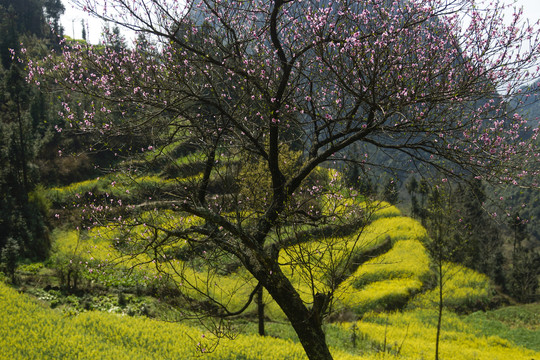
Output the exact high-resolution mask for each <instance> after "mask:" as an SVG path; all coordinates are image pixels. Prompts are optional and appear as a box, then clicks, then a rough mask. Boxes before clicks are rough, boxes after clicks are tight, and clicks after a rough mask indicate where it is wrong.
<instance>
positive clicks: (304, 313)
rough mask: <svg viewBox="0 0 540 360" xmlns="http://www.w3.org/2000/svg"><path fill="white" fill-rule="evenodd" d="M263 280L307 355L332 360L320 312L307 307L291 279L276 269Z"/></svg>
mask: <svg viewBox="0 0 540 360" xmlns="http://www.w3.org/2000/svg"><path fill="white" fill-rule="evenodd" d="M265 280H267V281H263V285H264V286H265V288H266V290H267V291H268V293H270V295H271V296H272V298H273V299H274V300H275V301H276V303H277V304H278V305H279V307H280V308H281V309H282V310H283V312H284V313H285V315H286V316H287V318H288V319H289V321H290V322H291V325H292V326H293V328H294V330H295V331H296V334H297V335H298V338H299V339H300V343H301V344H302V346H303V348H304V350H305V352H306V355H307V357H308V358H309V359H310V360H331V359H332V355H331V354H330V350H329V349H328V345H327V344H326V336H325V334H324V331H323V330H322V323H321V321H320V320H319V318H320V317H319V315H320V314H315V313H313V312H312V311H311V310H310V309H308V308H307V307H306V305H305V304H304V302H303V301H302V299H301V298H300V295H299V294H298V292H297V291H296V289H295V288H294V287H293V285H292V284H291V282H290V281H289V279H288V278H287V277H286V276H285V275H284V274H283V273H282V272H281V270H280V269H277V270H275V271H274V272H273V273H272V274H270V276H268V277H267V279H265Z"/></svg>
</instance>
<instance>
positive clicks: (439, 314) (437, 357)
mask: <svg viewBox="0 0 540 360" xmlns="http://www.w3.org/2000/svg"><path fill="white" fill-rule="evenodd" d="M437 265H438V270H439V309H438V310H439V313H438V317H437V337H436V339H435V360H439V343H440V339H441V324H442V316H443V268H442V265H443V264H442V260H441V259H439V264H437Z"/></svg>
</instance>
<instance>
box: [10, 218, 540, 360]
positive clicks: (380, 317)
mask: <svg viewBox="0 0 540 360" xmlns="http://www.w3.org/2000/svg"><path fill="white" fill-rule="evenodd" d="M393 209H394V210H392V208H387V209H386V210H385V211H384V216H381V217H380V218H378V219H376V220H374V221H373V222H372V224H371V225H370V227H369V228H368V230H366V231H365V232H364V233H363V234H362V240H361V241H362V242H364V243H366V244H371V246H375V244H376V243H377V241H381V238H382V239H387V238H390V240H391V242H392V247H391V248H390V249H389V250H388V251H386V252H384V253H383V254H381V255H379V256H378V257H375V258H372V259H371V260H370V261H368V262H366V263H364V265H362V266H360V267H358V269H357V270H356V271H354V272H353V273H352V274H351V275H350V276H349V277H348V278H347V279H346V280H345V281H343V283H342V284H341V285H340V289H341V290H339V291H338V292H337V294H338V301H337V304H336V307H335V309H336V311H338V312H339V313H341V314H342V315H341V316H342V318H341V319H340V321H339V322H331V323H328V324H327V325H325V329H326V332H327V334H328V335H327V336H328V342H329V345H330V346H331V348H332V352H333V354H334V357H335V358H336V359H366V360H367V359H378V358H380V356H381V354H385V358H396V359H419V358H421V357H424V358H425V357H430V356H431V354H432V352H433V347H434V334H435V326H436V312H435V311H434V310H431V309H433V306H434V303H435V302H436V297H435V292H436V291H435V289H433V290H430V286H429V283H430V279H431V277H432V275H431V272H430V264H429V262H430V261H429V258H427V257H426V255H425V250H423V246H422V244H421V242H419V240H421V239H422V237H423V236H425V232H424V230H423V229H422V228H421V227H420V226H419V225H418V223H417V222H415V221H414V220H412V219H408V218H405V217H402V216H400V215H399V212H397V211H396V210H395V208H393ZM55 238H56V244H57V256H58V255H59V254H61V253H63V254H64V255H65V256H66V260H67V256H68V255H70V254H71V256H73V251H74V249H75V248H74V247H73V246H76V248H78V250H77V251H78V252H77V255H78V256H79V258H80V259H81V261H82V263H83V264H84V265H83V266H82V267H83V270H82V274H81V276H82V277H83V278H84V281H88V285H86V286H87V287H86V289H87V291H88V292H90V293H91V292H92V291H95V290H96V289H95V286H96V284H97V283H101V284H102V286H104V285H105V284H107V281H108V282H109V285H108V286H109V287H110V289H111V290H112V289H113V288H114V285H112V284H113V283H114V282H111V279H112V278H113V277H114V275H115V274H116V275H118V274H120V273H121V271H120V272H116V273H111V272H105V271H104V272H103V273H102V274H101V275H95V272H96V271H91V270H92V269H95V267H93V266H92V261H95V262H96V263H103V262H102V261H101V260H100V259H99V257H100V256H102V257H108V256H111V255H112V250H111V248H110V247H108V246H107V245H106V244H107V240H106V239H107V238H97V237H94V238H90V237H89V238H88V239H87V240H82V239H79V240H78V244H76V243H74V241H75V242H76V241H77V238H76V237H75V236H74V234H73V233H72V232H71V231H67V232H66V231H63V232H57V233H56V236H55ZM99 239H101V240H99ZM107 249H108V251H107ZM282 256H284V257H286V252H285V253H284V254H283V255H282ZM86 262H88V264H86ZM125 265H126V266H127V264H125ZM447 266H448V267H449V269H452V271H453V272H452V273H453V274H454V275H452V276H449V278H448V283H447V284H446V286H445V290H446V293H445V301H446V305H447V309H448V310H447V311H446V312H445V313H444V320H443V333H442V345H441V346H442V348H441V356H442V358H451V359H456V358H459V359H490V360H493V359H501V360H502V359H508V358H514V359H531V358H534V357H535V356H539V355H540V353H539V351H540V349H539V348H538V343H539V342H538V341H537V340H538V339H539V337H540V328H539V326H538V325H539V322H538V318H537V313H536V311H537V310H538V308H537V307H532V306H528V307H526V306H522V307H512V308H508V310H505V309H504V308H503V309H500V310H495V311H488V312H476V313H472V314H470V315H458V314H456V313H454V312H453V310H452V309H454V310H455V309H460V310H461V311H463V310H464V309H473V308H475V307H478V306H480V307H484V306H486V305H487V303H488V302H489V299H490V297H491V296H492V294H493V292H492V291H493V290H492V289H491V288H490V286H489V281H488V279H486V278H485V277H484V276H482V275H480V274H478V273H475V272H473V271H471V270H467V269H464V268H461V267H459V266H457V265H452V264H448V265H447ZM26 269H27V270H28V269H29V267H26ZM43 271H44V269H43V268H42V269H41V270H39V271H37V273H39V272H43ZM139 271H142V272H143V273H144V275H142V278H145V279H148V278H149V274H150V273H151V272H152V271H153V270H152V268H151V267H148V268H146V267H142V268H140V267H139ZM285 271H287V270H286V269H285ZM240 275H241V274H235V273H232V274H231V275H229V276H226V277H222V278H220V279H219V281H220V288H221V289H224V288H226V287H227V286H229V285H227V283H229V284H232V285H230V286H233V287H234V283H237V282H238V279H239V276H240ZM199 276H201V274H199ZM118 280H120V279H117V281H118ZM80 281H81V284H80V286H83V284H84V283H83V280H80ZM300 283H301V282H299V284H300ZM91 284H94V285H91ZM116 284H118V282H116ZM123 285H124V286H129V283H125V284H123ZM92 286H94V290H92ZM46 294H49V297H48V298H47V296H45V295H46ZM60 295H61V294H60V292H55V291H54V290H49V291H48V292H47V291H43V292H41V298H42V299H43V300H40V301H37V300H32V299H31V298H29V297H28V295H23V294H19V293H17V292H16V291H14V290H12V289H10V288H9V287H7V286H6V285H3V284H2V285H0V303H1V305H2V306H1V307H0V309H1V310H0V319H2V320H1V324H0V328H2V329H3V334H4V336H2V337H1V338H0V342H1V343H0V349H2V350H0V358H12V359H28V358H34V357H36V356H37V357H39V358H40V359H58V358H66V359H71V358H100V359H123V358H126V359H128V358H129V359H191V358H200V356H201V352H208V354H205V355H204V357H205V358H212V359H231V358H235V359H240V358H242V359H275V358H276V356H277V354H279V358H280V359H302V358H305V355H304V354H303V351H302V348H301V346H300V345H299V344H298V340H297V339H296V338H295V336H294V335H293V334H292V332H291V330H290V329H288V326H284V325H280V324H281V323H282V320H283V318H282V315H280V312H279V310H277V308H275V306H274V305H272V302H270V300H269V299H266V302H267V307H268V315H267V316H268V317H269V322H268V326H267V328H268V335H272V336H267V337H260V336H257V335H255V334H250V333H251V332H252V331H254V330H255V329H254V326H251V325H250V323H249V321H248V322H246V319H244V320H242V319H237V320H233V321H232V322H231V323H230V327H229V330H230V333H228V334H226V335H227V337H225V338H221V339H219V344H218V342H217V339H216V338H215V335H213V334H212V333H210V332H209V331H208V329H204V328H200V325H196V324H197V323H196V322H193V321H190V322H187V323H184V324H183V323H170V322H163V321H158V320H155V319H149V318H147V317H146V316H127V315H126V314H127V313H129V311H128V309H129V307H130V306H131V307H133V306H135V305H136V304H137V303H136V301H135V300H136V295H135V294H133V295H131V294H129V293H127V294H126V295H127V299H128V300H127V301H125V302H124V303H123V304H118V303H117V304H116V306H111V308H109V309H108V310H109V311H108V312H99V311H96V310H86V309H85V308H84V306H79V305H80V303H82V297H81V298H78V297H77V295H75V294H72V295H70V296H71V298H70V300H69V301H65V298H62V297H61V296H60ZM79 295H81V293H79ZM94 296H95V295H94ZM53 298H56V300H57V302H56V304H57V305H55V306H56V308H55V309H50V308H49V307H48V304H50V302H51V299H53ZM62 299H64V300H62ZM94 299H95V297H94ZM46 300H48V301H49V303H48V302H47V301H46ZM79 301H80V303H79ZM146 301H147V302H148V300H146ZM482 304H483V305H482ZM93 305H97V303H96V302H94V303H93ZM139 305H141V304H140V303H139ZM96 307H97V306H96ZM385 309H387V310H388V311H384V310H385ZM395 309H400V310H399V311H395ZM535 309H536V310H535ZM373 310H375V311H373ZM253 311H254V310H253ZM351 311H352V313H350V312H351ZM111 312H112V313H111ZM346 313H349V315H345V314H346ZM353 314H356V316H359V317H360V318H361V319H360V320H358V321H351V320H352V319H354V318H355V315H353ZM535 314H536V315H535ZM132 315H133V314H132ZM154 315H155V314H154ZM343 316H347V317H348V319H347V318H343ZM535 316H536V317H535ZM253 325H254V324H253ZM228 337H234V340H231V339H229V338H228ZM280 338H281V339H280ZM291 341H292V342H291ZM29 344H32V345H29ZM465 344H466V345H465ZM214 345H217V347H215V348H214ZM464 345H465V346H464ZM457 354H459V355H457Z"/></svg>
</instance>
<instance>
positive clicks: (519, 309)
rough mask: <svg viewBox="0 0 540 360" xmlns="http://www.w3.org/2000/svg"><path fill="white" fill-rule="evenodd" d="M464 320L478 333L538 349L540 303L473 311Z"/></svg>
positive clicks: (539, 344)
mask: <svg viewBox="0 0 540 360" xmlns="http://www.w3.org/2000/svg"><path fill="white" fill-rule="evenodd" d="M464 321H465V322H466V323H467V324H469V325H470V326H472V327H474V328H475V329H476V330H477V331H478V333H480V334H483V335H486V336H489V335H498V336H501V337H503V338H505V339H508V340H510V341H512V342H513V343H514V344H516V345H518V346H522V347H524V348H527V349H531V350H535V351H540V303H536V304H528V305H518V306H509V307H504V308H501V309H497V310H492V311H487V312H475V313H473V314H470V315H468V316H466V317H464Z"/></svg>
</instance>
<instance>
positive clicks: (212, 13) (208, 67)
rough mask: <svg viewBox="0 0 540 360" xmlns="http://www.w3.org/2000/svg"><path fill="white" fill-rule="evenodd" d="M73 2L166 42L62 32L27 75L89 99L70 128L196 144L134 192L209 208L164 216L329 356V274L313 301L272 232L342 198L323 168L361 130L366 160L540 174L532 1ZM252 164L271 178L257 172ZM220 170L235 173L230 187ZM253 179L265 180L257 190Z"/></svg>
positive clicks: (495, 175) (451, 171)
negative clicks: (190, 220) (523, 99)
mask: <svg viewBox="0 0 540 360" xmlns="http://www.w3.org/2000/svg"><path fill="white" fill-rule="evenodd" d="M75 2H76V3H77V4H78V5H79V6H80V7H81V8H83V9H85V10H87V11H89V12H90V13H92V14H94V15H97V16H99V17H101V18H103V19H105V20H109V21H112V22H115V23H117V24H119V25H121V26H124V27H126V28H128V29H131V30H134V31H137V32H140V33H144V34H147V39H149V40H150V42H152V41H153V42H155V46H154V47H151V46H150V47H149V46H148V43H147V42H145V43H144V45H145V46H144V47H143V46H142V43H139V44H138V45H136V46H135V47H134V48H133V49H124V50H118V51H117V50H114V49H112V48H103V47H101V48H97V47H92V46H82V45H76V46H66V47H65V49H64V51H63V53H62V54H51V55H50V56H49V57H48V58H47V59H45V60H44V61H43V62H40V63H31V64H30V70H29V71H30V74H29V77H30V78H31V79H35V81H38V82H43V81H45V79H46V78H49V79H50V80H51V81H53V82H56V83H57V84H60V85H62V86H64V87H66V88H67V89H69V90H70V91H73V92H80V93H83V94H86V95H89V96H91V97H92V99H93V101H92V104H91V106H90V107H89V108H87V109H84V111H78V110H77V106H80V103H79V104H77V103H76V102H73V101H70V99H66V101H65V103H64V111H63V113H62V115H63V116H64V117H65V118H66V119H67V120H68V121H69V123H70V126H71V127H72V128H75V129H79V130H81V131H96V132H98V133H101V134H102V135H103V136H105V137H111V136H115V135H116V134H119V133H125V132H130V133H136V132H147V133H148V132H151V131H155V133H156V134H157V133H160V134H165V135H166V140H167V141H168V142H169V143H174V142H175V141H178V140H179V139H180V140H182V141H183V142H184V143H189V144H190V146H191V147H193V148H195V149H197V150H198V151H200V153H201V154H202V155H201V156H202V158H203V159H204V160H203V161H200V157H199V158H198V161H199V166H200V168H201V169H202V171H201V173H202V175H201V176H200V177H198V178H197V179H196V180H193V181H191V182H190V183H189V184H185V183H182V184H181V186H178V187H177V188H175V189H174V190H171V191H170V196H169V197H168V198H166V199H164V198H162V199H152V201H146V202H145V203H143V204H139V206H140V207H144V206H147V207H158V206H168V207H170V208H171V209H173V210H174V211H177V212H182V213H187V214H191V215H192V216H194V217H196V218H198V219H200V220H201V222H198V223H196V225H193V226H180V225H179V227H178V228H176V229H162V230H164V231H168V234H169V235H170V236H168V237H167V239H171V238H175V239H179V238H180V239H187V240H186V241H193V242H195V241H196V242H198V243H203V244H206V245H208V246H210V248H212V249H219V251H221V252H222V253H226V254H229V255H231V256H232V257H234V258H235V259H236V260H237V261H238V262H239V263H240V264H241V266H243V267H244V268H245V269H247V271H248V272H249V274H251V276H252V277H253V278H254V279H256V281H257V282H258V283H259V284H260V285H261V286H263V287H264V288H265V289H266V290H267V291H268V293H269V294H270V295H271V297H272V298H273V299H274V300H275V301H276V302H277V304H278V305H279V306H280V307H281V309H282V310H283V312H284V313H285V314H286V316H287V317H288V319H289V320H290V322H291V324H292V326H293V327H294V329H295V330H296V332H297V334H298V336H299V338H300V341H301V343H302V345H303V346H304V348H305V351H306V353H307V355H308V357H309V358H310V359H329V358H331V355H330V352H329V350H328V347H327V345H326V342H325V336H324V333H323V330H322V327H321V325H322V322H321V318H322V315H323V314H324V310H325V308H326V305H327V304H328V301H329V299H330V298H331V296H332V288H331V287H330V288H329V290H327V291H326V292H319V293H315V291H314V296H313V298H312V299H313V300H312V301H313V303H312V304H311V303H308V302H306V301H305V300H304V299H303V298H301V297H300V295H299V292H298V290H297V289H296V288H295V287H294V286H293V285H292V283H291V281H290V279H289V278H288V277H287V276H286V274H285V273H284V272H283V271H282V269H281V267H280V264H279V262H278V254H279V250H280V248H281V247H280V243H279V242H277V243H271V241H270V240H269V238H270V234H272V233H274V232H275V231H276V230H277V229H279V228H281V227H283V226H285V225H290V224H311V225H313V226H316V225H317V224H320V223H321V222H324V221H328V218H329V216H334V215H335V214H330V213H328V212H326V213H325V212H324V211H321V207H320V199H321V198H323V197H322V195H321V194H322V193H326V195H327V196H326V198H328V196H333V199H335V201H336V202H337V203H340V202H343V203H345V202H346V201H347V199H344V198H343V196H342V194H343V193H342V192H341V191H340V190H339V189H337V190H336V187H337V185H336V184H335V182H332V180H330V182H332V183H326V184H324V186H321V184H323V183H322V182H321V183H317V179H314V177H313V174H314V173H316V172H317V171H318V170H317V169H320V168H319V167H320V166H321V165H325V164H328V163H330V162H332V161H339V160H340V159H341V158H342V157H341V155H340V154H343V151H344V150H346V149H347V148H348V147H350V146H351V145H353V144H354V145H355V146H358V145H359V144H360V145H366V149H367V150H366V153H365V154H363V155H362V156H361V158H359V159H355V160H356V161H358V162H359V163H360V164H362V163H365V164H369V163H370V156H371V155H372V153H371V152H370V151H372V150H374V151H379V152H385V151H396V152H400V153H402V154H404V155H406V156H407V157H408V159H410V163H412V164H415V163H423V164H426V165H429V166H431V167H433V168H435V169H437V170H439V171H441V172H442V173H443V174H445V176H448V177H450V176H453V177H456V178H462V177H463V178H465V177H468V178H469V177H471V176H474V177H477V178H479V179H480V178H481V179H485V180H489V181H494V182H506V183H508V182H509V183H514V184H520V185H525V184H533V185H536V181H535V176H536V170H535V165H536V163H537V158H536V156H537V155H538V151H537V148H536V146H535V145H534V144H533V140H535V139H536V134H537V133H536V130H531V131H530V133H529V135H530V136H529V137H528V139H529V140H522V139H521V138H520V132H523V131H526V130H527V129H526V121H524V120H523V119H521V118H520V116H518V115H515V114H514V109H511V104H514V105H515V104H519V98H516V96H527V94H520V90H519V89H520V88H521V87H522V86H523V85H524V84H527V83H528V82H530V81H532V80H534V79H536V78H537V76H538V73H539V69H538V68H537V67H536V64H535V60H536V59H537V57H538V55H539V52H540V47H539V44H540V42H539V40H540V39H539V36H540V32H538V31H537V27H535V26H531V25H529V24H528V23H523V22H522V21H521V20H520V15H521V14H520V12H517V13H516V14H515V15H514V16H513V17H511V18H510V19H507V20H504V19H503V17H502V14H503V10H504V6H503V5H501V4H498V3H497V4H495V5H492V4H490V8H489V9H484V8H483V7H482V4H478V3H477V2H476V1H472V0H470V1H469V0H463V1H457V0H456V1H442V0H441V1H438V0H431V1H427V0H423V1H422V0H411V1H388V0H333V1H331V0H297V1H291V0H289V1H285V0H256V1H222V0H198V1H187V2H185V3H183V2H176V1H167V0H152V1H147V0H144V1H143V0H134V1H124V0H109V1H105V2H104V3H103V4H101V5H100V6H98V4H96V2H95V1H91V0H77V1H75ZM516 99H517V101H516ZM509 100H512V102H510V101H509ZM113 115H114V116H113ZM158 129H161V130H163V131H161V132H158V131H157V130H158ZM165 155H166V154H165V153H164V152H163V153H161V152H160V153H156V156H165ZM238 158H240V159H241V162H240V163H241V164H243V165H244V167H243V168H244V170H243V171H242V170H241V168H242V166H241V165H239V162H238ZM234 159H236V160H235V161H234ZM291 161H292V162H294V164H291ZM223 165H228V166H223ZM375 165H376V164H375ZM404 165H405V164H404ZM407 165H408V164H407ZM246 169H258V170H257V173H258V174H259V176H261V177H262V178H264V177H266V178H267V179H269V180H268V181H266V180H264V181H262V180H261V181H253V178H251V179H246V177H247V178H249V176H246ZM215 178H221V179H223V182H222V186H221V187H220V189H221V190H220V191H218V192H216V191H214V190H212V186H211V182H212V179H215ZM225 180H226V181H225ZM254 183H255V184H258V186H259V187H260V189H257V191H251V192H250V191H248V190H246V188H247V189H249V188H250V186H246V184H248V185H249V184H254ZM225 184H228V185H227V186H226V185H225ZM308 185H309V186H308ZM224 189H226V191H225V190H224ZM360 208H361V207H360ZM145 222H146V223H148V224H149V225H148V226H151V224H150V222H149V221H148V219H146V220H145ZM201 224H202V225H201Z"/></svg>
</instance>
